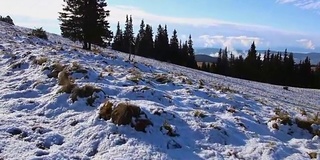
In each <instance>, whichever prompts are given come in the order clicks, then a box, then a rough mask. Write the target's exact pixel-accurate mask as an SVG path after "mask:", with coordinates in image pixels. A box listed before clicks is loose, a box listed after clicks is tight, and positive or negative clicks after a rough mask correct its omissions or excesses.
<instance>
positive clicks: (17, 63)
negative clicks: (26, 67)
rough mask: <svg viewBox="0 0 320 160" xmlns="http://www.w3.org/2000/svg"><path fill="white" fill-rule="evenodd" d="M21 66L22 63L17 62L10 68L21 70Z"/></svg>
mask: <svg viewBox="0 0 320 160" xmlns="http://www.w3.org/2000/svg"><path fill="white" fill-rule="evenodd" d="M21 65H22V63H21V62H16V63H13V64H12V65H11V66H10V68H11V69H17V68H21Z"/></svg>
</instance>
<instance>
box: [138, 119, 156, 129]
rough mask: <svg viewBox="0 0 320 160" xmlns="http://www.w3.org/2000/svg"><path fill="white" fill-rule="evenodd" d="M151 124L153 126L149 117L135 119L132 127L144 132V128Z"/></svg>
mask: <svg viewBox="0 0 320 160" xmlns="http://www.w3.org/2000/svg"><path fill="white" fill-rule="evenodd" d="M149 125H151V126H153V124H152V122H151V121H150V120H149V119H137V120H136V124H135V125H134V129H135V130H136V131H140V132H146V128H147V127H148V126H149Z"/></svg>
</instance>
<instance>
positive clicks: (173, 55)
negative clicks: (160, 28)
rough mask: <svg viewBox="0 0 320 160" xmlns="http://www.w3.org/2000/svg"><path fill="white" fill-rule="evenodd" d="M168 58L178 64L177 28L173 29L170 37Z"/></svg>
mask: <svg viewBox="0 0 320 160" xmlns="http://www.w3.org/2000/svg"><path fill="white" fill-rule="evenodd" d="M170 59H171V62H173V63H175V64H179V40H178V35H177V30H175V29H174V30H173V34H172V37H171V39H170Z"/></svg>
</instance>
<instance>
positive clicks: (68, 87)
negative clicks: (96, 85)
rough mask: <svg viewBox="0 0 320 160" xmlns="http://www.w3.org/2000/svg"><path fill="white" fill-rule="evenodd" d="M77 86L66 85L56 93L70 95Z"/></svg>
mask: <svg viewBox="0 0 320 160" xmlns="http://www.w3.org/2000/svg"><path fill="white" fill-rule="evenodd" d="M76 87H77V85H76V84H73V83H68V84H65V85H63V86H62V87H61V88H60V89H59V90H58V93H67V94H71V93H72V91H73V89H74V88H76Z"/></svg>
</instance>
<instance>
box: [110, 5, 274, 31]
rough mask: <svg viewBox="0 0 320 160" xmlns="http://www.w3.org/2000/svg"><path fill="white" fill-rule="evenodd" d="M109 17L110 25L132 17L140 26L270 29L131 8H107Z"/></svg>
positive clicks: (261, 26)
mask: <svg viewBox="0 0 320 160" xmlns="http://www.w3.org/2000/svg"><path fill="white" fill-rule="evenodd" d="M108 9H109V10H110V11H111V12H110V17H109V18H108V19H109V20H110V22H111V23H117V22H118V21H120V22H124V20H125V16H126V15H132V16H133V17H132V18H133V22H134V24H135V25H138V24H140V21H141V19H144V21H145V22H146V23H150V24H153V25H158V24H180V25H190V26H196V27H209V26H222V25H224V26H234V27H237V28H247V29H271V27H269V26H263V25H253V24H241V23H234V22H228V21H222V20H217V19H212V18H200V17H199V18H186V17H173V16H161V15H156V14H152V13H148V12H145V11H144V10H142V9H140V8H137V7H131V6H119V5H118V6H108Z"/></svg>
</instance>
